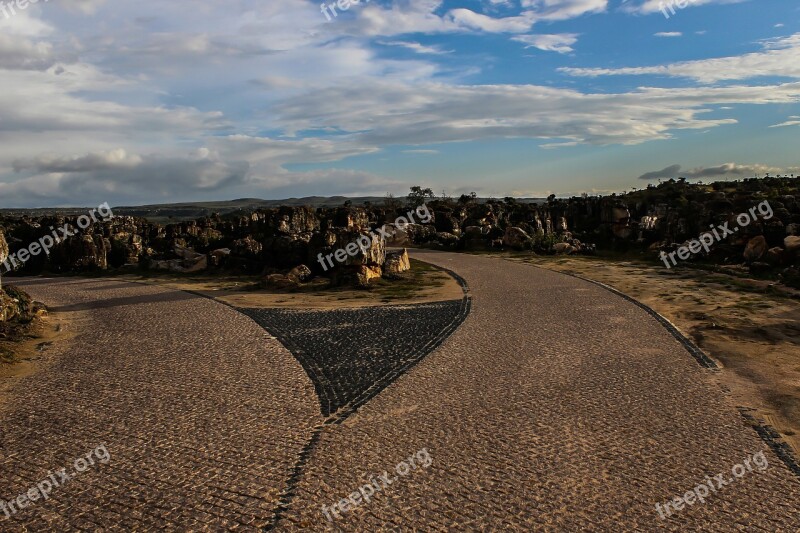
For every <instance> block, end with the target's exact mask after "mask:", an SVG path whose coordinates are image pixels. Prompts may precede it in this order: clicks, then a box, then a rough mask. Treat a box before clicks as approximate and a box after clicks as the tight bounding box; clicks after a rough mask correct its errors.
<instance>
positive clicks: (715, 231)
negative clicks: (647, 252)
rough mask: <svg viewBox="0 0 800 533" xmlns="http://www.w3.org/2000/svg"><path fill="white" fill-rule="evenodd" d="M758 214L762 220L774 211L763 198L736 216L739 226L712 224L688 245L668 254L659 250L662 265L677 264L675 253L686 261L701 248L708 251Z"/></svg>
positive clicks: (770, 216) (770, 215)
mask: <svg viewBox="0 0 800 533" xmlns="http://www.w3.org/2000/svg"><path fill="white" fill-rule="evenodd" d="M758 215H761V217H762V218H763V219H764V220H770V219H771V218H772V217H774V216H775V212H774V211H773V210H772V206H771V205H769V202H768V201H766V200H764V201H763V202H761V203H760V204H758V206H756V207H751V208H750V211H749V212H748V213H742V214H740V215H739V216H738V217H736V223H737V224H738V225H739V227H736V228H731V227H730V222H725V223H724V224H722V225H721V226H716V227H715V226H713V225H712V226H709V227H710V228H711V231H710V232H708V233H703V234H702V235H700V238H699V239H695V240H693V241H691V242H690V243H689V244H688V245H686V246H681V247H680V248H678V249H677V250H675V251H674V252H671V253H669V254H668V253H666V252H661V255H660V256H659V257H660V258H661V260H662V261H664V265H665V266H666V267H667V268H672V267H673V266H677V265H678V262H677V261H676V259H675V256H676V255H677V256H678V259H680V260H681V261H686V260H687V259H689V258H690V257H692V256H693V255H697V254H699V253H700V252H701V251H703V250H705V252H706V253H709V252H710V251H711V247H712V246H713V245H714V244H716V243H718V242H721V241H724V240H725V239H727V238H728V237H729V236H731V235H736V233H738V232H739V230H740V229H741V228H746V227H747V226H749V225H750V224H752V223H753V222H755V221H756V220H758ZM668 259H669V261H672V265H670V264H669V261H668Z"/></svg>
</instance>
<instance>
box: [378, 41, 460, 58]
mask: <svg viewBox="0 0 800 533" xmlns="http://www.w3.org/2000/svg"><path fill="white" fill-rule="evenodd" d="M378 44H382V45H384V46H399V47H402V48H407V49H409V50H413V51H414V52H416V53H418V54H430V55H443V54H450V53H452V52H453V51H452V50H442V49H441V48H439V47H438V46H425V45H423V44H420V43H416V42H412V41H379V42H378Z"/></svg>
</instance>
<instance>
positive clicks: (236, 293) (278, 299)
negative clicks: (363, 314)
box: [115, 259, 464, 309]
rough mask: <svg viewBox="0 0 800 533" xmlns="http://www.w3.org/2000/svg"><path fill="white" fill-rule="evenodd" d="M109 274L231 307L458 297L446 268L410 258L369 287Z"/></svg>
mask: <svg viewBox="0 0 800 533" xmlns="http://www.w3.org/2000/svg"><path fill="white" fill-rule="evenodd" d="M115 279H119V280H124V281H137V282H144V283H150V284H154V285H161V286H164V287H169V288H172V289H178V290H188V291H192V292H197V293H200V294H202V295H204V296H208V297H211V298H215V299H218V300H220V301H223V302H225V303H228V304H230V305H234V306H236V307H246V308H255V309H258V308H291V309H340V308H361V307H376V306H382V305H389V304H421V303H432V302H443V301H449V300H460V299H461V298H463V297H464V293H463V290H462V288H461V285H459V284H458V282H457V281H456V280H455V279H453V278H452V277H451V276H450V275H449V274H448V273H447V272H445V271H443V270H441V269H439V268H437V267H434V266H432V265H429V264H427V263H423V262H421V261H416V260H414V259H412V260H411V271H410V272H407V273H406V274H404V275H403V277H402V278H401V279H396V280H386V279H378V280H373V281H372V283H371V285H370V287H369V289H355V288H351V287H331V286H330V284H329V282H328V280H327V279H325V278H317V279H316V280H314V281H312V282H310V283H306V284H303V286H302V287H299V288H297V289H291V290H278V289H262V288H260V287H259V284H258V282H259V278H258V277H256V276H249V277H244V276H238V277H236V276H209V275H197V276H187V275H170V274H164V275H149V276H146V277H145V276H119V277H116V278H115Z"/></svg>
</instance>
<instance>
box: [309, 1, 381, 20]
mask: <svg viewBox="0 0 800 533" xmlns="http://www.w3.org/2000/svg"><path fill="white" fill-rule="evenodd" d="M362 1H363V2H364V3H365V4H368V3H369V0H337V1H336V2H331V3H330V5H327V4H326V3H325V2H322V4H320V11H322V14H323V15H325V18H327V19H328V21H331V20H333V19H332V18H331V16H330V14H329V13H333V16H334V17H338V16H339V13H337V12H336V8H337V7H338V8H339V10H341V11H347V10H348V9H350V6H351V5H356V6H357V5H358V4H360V3H361V2H362Z"/></svg>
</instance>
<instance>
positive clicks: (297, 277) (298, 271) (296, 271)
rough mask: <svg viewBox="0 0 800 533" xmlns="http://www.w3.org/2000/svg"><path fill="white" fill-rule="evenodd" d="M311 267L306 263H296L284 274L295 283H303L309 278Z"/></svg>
mask: <svg viewBox="0 0 800 533" xmlns="http://www.w3.org/2000/svg"><path fill="white" fill-rule="evenodd" d="M311 276H312V273H311V269H310V268H308V267H307V266H306V265H298V266H296V267H294V268H293V269H292V270H290V271H289V273H288V274H286V277H287V278H289V279H290V280H292V281H295V282H297V283H303V282H305V281H308V280H310V279H311Z"/></svg>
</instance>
